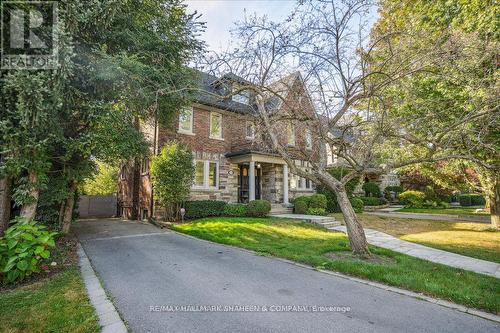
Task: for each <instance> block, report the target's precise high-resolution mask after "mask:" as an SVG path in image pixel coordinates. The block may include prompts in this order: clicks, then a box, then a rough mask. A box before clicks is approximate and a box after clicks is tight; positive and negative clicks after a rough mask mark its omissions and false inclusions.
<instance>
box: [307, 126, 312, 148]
mask: <svg viewBox="0 0 500 333" xmlns="http://www.w3.org/2000/svg"><path fill="white" fill-rule="evenodd" d="M312 147H313V140H312V134H311V130H310V129H308V128H307V129H306V149H312Z"/></svg>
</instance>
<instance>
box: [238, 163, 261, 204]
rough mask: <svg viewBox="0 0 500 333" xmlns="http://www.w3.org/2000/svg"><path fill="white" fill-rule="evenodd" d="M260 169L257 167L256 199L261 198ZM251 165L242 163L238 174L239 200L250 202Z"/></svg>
mask: <svg viewBox="0 0 500 333" xmlns="http://www.w3.org/2000/svg"><path fill="white" fill-rule="evenodd" d="M260 178H261V175H260V169H259V168H255V199H260V188H261V186H260ZM249 179H250V178H249V166H248V165H240V173H239V175H238V202H241V203H248V201H249V199H250V180H249Z"/></svg>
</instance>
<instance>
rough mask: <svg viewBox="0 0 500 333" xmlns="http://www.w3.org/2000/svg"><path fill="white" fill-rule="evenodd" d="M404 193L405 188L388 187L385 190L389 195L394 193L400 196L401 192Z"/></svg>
mask: <svg viewBox="0 0 500 333" xmlns="http://www.w3.org/2000/svg"><path fill="white" fill-rule="evenodd" d="M403 191H404V190H403V188H402V187H401V186H387V187H386V188H385V189H384V192H387V193H389V192H394V193H396V195H397V194H399V193H401V192H403Z"/></svg>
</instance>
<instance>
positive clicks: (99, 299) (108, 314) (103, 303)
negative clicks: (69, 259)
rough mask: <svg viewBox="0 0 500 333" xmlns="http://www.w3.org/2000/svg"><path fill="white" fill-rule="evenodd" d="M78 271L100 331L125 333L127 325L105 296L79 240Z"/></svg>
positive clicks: (103, 332) (104, 332)
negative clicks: (97, 318)
mask: <svg viewBox="0 0 500 333" xmlns="http://www.w3.org/2000/svg"><path fill="white" fill-rule="evenodd" d="M77 252H78V257H79V264H80V271H81V274H82V278H83V281H84V283H85V288H86V289H87V294H88V295H89V299H90V303H92V306H94V309H95V311H96V314H97V316H98V317H99V324H100V325H101V332H102V333H127V332H128V330H127V327H126V326H125V323H124V322H123V321H122V319H121V318H120V315H119V314H118V312H117V311H116V308H115V306H114V305H113V303H112V302H111V301H110V300H109V298H108V297H107V296H106V292H105V291H104V289H103V288H102V286H101V282H99V279H98V278H97V276H96V274H95V272H94V269H93V268H92V265H91V264H90V260H89V258H88V257H87V255H86V254H85V250H84V249H83V247H82V245H81V244H80V242H78V245H77Z"/></svg>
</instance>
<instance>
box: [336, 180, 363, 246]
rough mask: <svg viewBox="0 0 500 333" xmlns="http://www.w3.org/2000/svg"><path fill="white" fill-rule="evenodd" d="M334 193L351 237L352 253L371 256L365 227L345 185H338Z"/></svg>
mask: <svg viewBox="0 0 500 333" xmlns="http://www.w3.org/2000/svg"><path fill="white" fill-rule="evenodd" d="M334 192H335V195H336V196H337V201H338V203H339V206H340V209H341V210H342V215H343V216H344V222H345V225H346V229H347V235H348V236H349V244H350V245H351V248H352V251H353V252H354V253H355V254H357V255H361V256H369V255H370V250H368V243H367V242H366V236H365V232H364V230H363V226H362V225H361V223H360V222H359V220H358V217H357V216H356V213H355V212H354V209H353V208H352V204H351V202H350V201H349V197H348V196H347V191H346V189H345V187H344V186H343V185H338V186H336V187H335V188H334Z"/></svg>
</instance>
